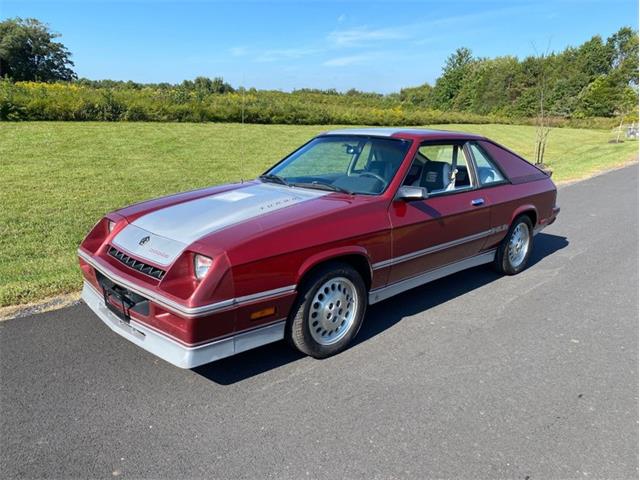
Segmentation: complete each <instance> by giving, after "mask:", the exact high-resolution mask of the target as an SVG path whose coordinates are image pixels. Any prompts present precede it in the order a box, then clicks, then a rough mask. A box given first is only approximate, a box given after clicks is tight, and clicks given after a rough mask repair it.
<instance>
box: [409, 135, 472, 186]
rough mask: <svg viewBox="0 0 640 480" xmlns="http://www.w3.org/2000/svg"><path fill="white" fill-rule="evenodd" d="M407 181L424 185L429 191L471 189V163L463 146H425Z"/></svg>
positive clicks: (414, 162) (420, 151)
mask: <svg viewBox="0 0 640 480" xmlns="http://www.w3.org/2000/svg"><path fill="white" fill-rule="evenodd" d="M404 184H405V185H413V186H417V187H425V188H426V189H427V191H428V192H429V193H430V194H435V193H442V192H450V191H455V190H464V189H467V188H470V187H471V186H472V184H471V177H470V175H469V162H468V160H467V157H466V156H465V153H464V150H463V148H462V146H461V145H454V144H438V145H433V144H427V145H422V146H421V147H420V148H419V149H418V153H417V155H416V158H415V159H414V160H413V163H412V164H411V168H410V169H409V173H408V174H407V177H406V179H405V181H404Z"/></svg>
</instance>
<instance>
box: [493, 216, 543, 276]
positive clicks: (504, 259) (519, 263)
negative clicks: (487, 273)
mask: <svg viewBox="0 0 640 480" xmlns="http://www.w3.org/2000/svg"><path fill="white" fill-rule="evenodd" d="M523 229H526V231H525V230H523ZM518 245H519V246H518ZM532 250H533V225H532V223H531V219H530V218H529V217H528V216H527V215H520V216H519V217H517V218H516V219H515V220H514V221H513V223H512V224H511V227H509V231H508V232H507V235H506V236H505V237H504V240H502V242H501V243H500V246H499V247H498V251H497V252H496V259H495V261H494V268H495V269H496V270H497V271H498V272H500V273H503V274H505V275H516V274H518V273H520V272H521V271H523V270H524V269H525V268H526V266H527V262H528V261H529V257H530V256H531V252H532Z"/></svg>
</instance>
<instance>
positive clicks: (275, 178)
mask: <svg viewBox="0 0 640 480" xmlns="http://www.w3.org/2000/svg"><path fill="white" fill-rule="evenodd" d="M258 178H259V179H260V180H263V181H265V182H272V183H279V184H280V185H287V186H289V185H290V184H289V182H287V181H286V180H285V179H284V178H282V177H281V176H280V175H276V174H275V173H265V174H264V175H260V176H259V177H258Z"/></svg>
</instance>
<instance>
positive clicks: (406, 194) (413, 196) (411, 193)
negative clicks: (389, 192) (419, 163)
mask: <svg viewBox="0 0 640 480" xmlns="http://www.w3.org/2000/svg"><path fill="white" fill-rule="evenodd" d="M427 198H429V192H427V189H426V188H424V187H412V186H410V185H402V186H401V187H400V188H399V189H398V193H397V194H396V199H397V200H404V201H405V202H411V201H414V200H426V199H427Z"/></svg>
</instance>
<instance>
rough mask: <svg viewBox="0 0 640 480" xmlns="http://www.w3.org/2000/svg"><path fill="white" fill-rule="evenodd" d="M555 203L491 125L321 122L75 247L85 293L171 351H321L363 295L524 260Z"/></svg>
mask: <svg viewBox="0 0 640 480" xmlns="http://www.w3.org/2000/svg"><path fill="white" fill-rule="evenodd" d="M558 212H559V208H558V207H557V206H556V187H555V185H554V184H553V182H552V181H551V179H550V178H549V175H548V174H547V173H545V172H544V171H542V170H540V169H538V168H536V167H535V166H534V165H532V164H530V163H528V162H527V161H526V160H524V159H522V158H521V157H520V156H518V155H517V154H515V153H513V152H512V151H510V150H508V149H506V148H504V147H503V146H500V145H498V144H497V143H495V142H493V141H491V140H489V139H487V138H484V137H481V136H476V135H470V134H466V133H457V132H446V131H435V130H418V129H388V128H373V129H346V130H337V131H330V132H326V133H324V134H321V135H319V136H317V137H315V138H313V139H312V140H311V141H309V142H308V143H306V144H305V145H303V146H302V147H300V148H299V149H298V150H296V151H294V152H293V153H291V154H290V155H288V156H287V157H286V158H284V159H283V160H282V161H280V162H279V163H277V164H276V165H275V166H273V167H272V168H271V169H269V170H268V171H267V172H265V173H264V174H263V175H261V176H260V177H259V178H257V179H255V180H252V181H248V182H241V183H235V184H229V185H222V186H217V187H211V188H204V189H201V190H195V191H191V192H187V193H181V194H177V195H172V196H168V197H164V198H159V199H156V200H150V201H146V202H142V203H138V204H136V205H132V206H129V207H126V208H123V209H121V210H118V211H115V212H113V213H109V214H107V215H106V216H105V217H104V218H103V219H102V220H101V221H99V222H98V223H97V224H96V226H95V227H94V228H93V229H92V230H91V232H90V233H89V234H88V236H87V237H86V238H85V240H84V241H83V242H82V244H81V245H80V248H79V250H78V255H79V260H80V267H81V269H82V273H83V276H84V288H83V292H82V296H83V299H84V301H85V302H86V303H87V305H89V307H91V309H92V310H93V311H94V312H95V313H96V314H97V315H98V317H99V318H100V319H101V320H102V321H104V322H105V323H106V324H107V325H108V326H109V327H110V328H111V329H112V330H113V331H115V332H116V333H118V334H120V335H121V336H123V337H125V338H127V339H128V340H130V341H132V342H133V343H135V344H137V345H139V346H140V347H142V348H144V349H145V350H148V351H149V352H151V353H153V354H155V355H157V356H159V357H161V358H163V359H165V360H167V361H168V362H171V363H172V364H174V365H176V366H178V367H182V368H192V367H196V366H198V365H202V364H205V363H208V362H211V361H214V360H217V359H220V358H224V357H228V356H230V355H233V354H235V353H238V352H242V351H245V350H248V349H251V348H254V347H257V346H259V345H264V344H267V343H269V342H274V341H277V340H280V339H283V338H284V339H286V340H287V341H288V342H289V343H290V344H291V345H292V346H293V347H295V348H297V349H298V350H300V351H301V352H303V353H305V354H308V355H311V356H313V357H316V358H323V357H327V356H330V355H333V354H335V353H337V352H339V351H341V350H343V349H345V348H346V347H347V345H349V343H350V342H351V341H352V340H353V339H354V337H355V336H356V335H357V333H358V330H359V329H360V326H361V324H362V322H363V319H364V316H365V310H366V308H367V305H370V304H373V303H376V302H380V301H382V300H385V299H388V298H389V297H392V296H394V295H396V294H398V293H400V292H403V291H405V290H408V289H411V288H415V287H418V286H419V285H422V284H424V283H427V282H430V281H432V280H435V279H438V278H441V277H443V276H446V275H449V274H452V273H455V272H458V271H460V270H463V269H467V268H470V267H475V266H478V265H482V264H488V263H493V265H494V267H495V268H496V269H497V270H498V271H499V272H501V273H504V274H506V275H513V274H517V273H519V272H521V271H522V270H523V269H524V268H525V266H526V264H527V261H528V259H529V256H530V255H531V250H532V244H533V239H534V235H535V234H536V233H537V232H538V231H540V230H541V229H542V228H544V227H545V226H547V225H549V224H551V223H552V222H553V221H554V220H555V219H556V216H557V214H558Z"/></svg>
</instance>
